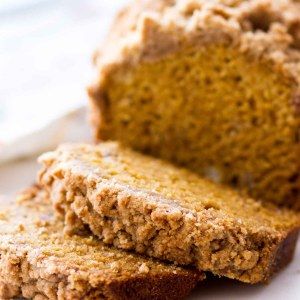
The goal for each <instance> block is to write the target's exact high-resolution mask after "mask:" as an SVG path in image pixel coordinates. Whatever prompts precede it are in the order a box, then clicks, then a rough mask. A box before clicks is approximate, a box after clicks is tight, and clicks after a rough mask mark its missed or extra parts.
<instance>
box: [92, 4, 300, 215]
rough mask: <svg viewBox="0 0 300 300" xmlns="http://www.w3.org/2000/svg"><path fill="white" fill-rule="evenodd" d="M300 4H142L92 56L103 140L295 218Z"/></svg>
mask: <svg viewBox="0 0 300 300" xmlns="http://www.w3.org/2000/svg"><path fill="white" fill-rule="evenodd" d="M299 15H300V3H299V2H298V3H297V1H292V0H249V1H244V0H243V1H242V0H211V1H205V0H177V1H176V0H174V1H172V0H171V1H162V0H155V1H135V2H133V3H132V4H131V5H129V6H128V7H126V8H125V9H123V10H122V11H121V12H120V13H119V15H118V17H117V18H116V20H115V23H114V25H113V27H112V30H111V32H110V34H109V36H108V39H107V41H106V42H105V45H104V47H102V48H101V51H100V50H99V51H98V52H97V53H96V55H95V65H96V68H97V74H98V77H97V78H96V80H95V82H94V84H92V86H91V87H90V88H89V93H90V96H91V107H92V109H91V111H92V115H91V118H92V122H93V124H94V127H95V134H96V138H97V140H105V139H117V140H120V141H122V143H124V144H125V145H129V146H131V147H133V148H135V149H137V150H141V151H143V152H145V153H148V154H152V155H154V156H158V157H161V158H164V159H168V160H170V161H172V162H175V163H177V164H179V165H182V166H185V167H188V168H189V169H192V170H193V171H196V172H198V173H200V174H201V175H205V176H206V177H209V178H212V179H214V180H215V181H217V182H222V183H226V184H228V185H232V186H234V187H237V188H239V189H240V190H242V191H246V192H248V193H249V194H250V195H251V196H253V197H255V198H260V199H263V200H267V201H269V202H275V203H277V204H281V205H286V206H291V207H294V208H297V209H300V176H299V174H300V172H299V170H300V160H299V157H300V117H299V116H300V18H299Z"/></svg>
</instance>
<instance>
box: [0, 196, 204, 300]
mask: <svg viewBox="0 0 300 300" xmlns="http://www.w3.org/2000/svg"><path fill="white" fill-rule="evenodd" d="M0 212H1V215H0V216H1V217H0V228H1V231H0V299H12V298H13V297H17V296H23V297H25V298H30V299H36V300H40V299H41V300H42V299H51V300H52V299H66V300H67V299H72V300H79V299H134V300H136V299H182V298H183V297H185V296H187V294H188V293H189V292H190V290H191V289H192V288H193V287H194V286H195V284H196V282H197V281H198V280H200V279H203V273H200V272H196V271H192V270H185V269H182V268H180V267H176V266H172V265H167V264H164V263H160V262H157V261H154V260H152V259H150V258H143V257H141V256H139V255H136V254H130V253H127V252H125V251H122V250H117V249H112V248H110V247H108V246H105V245H104V244H103V243H101V242H100V241H99V240H98V239H96V238H93V237H92V236H85V237H84V236H75V235H74V236H72V237H66V236H64V235H63V222H62V220H55V219H54V218H53V216H52V212H51V205H50V203H47V201H46V199H45V197H42V195H40V196H37V197H35V198H34V199H27V200H23V201H22V203H20V204H16V203H14V202H10V201H3V200H2V201H1V202H0Z"/></svg>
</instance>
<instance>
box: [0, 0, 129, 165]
mask: <svg viewBox="0 0 300 300" xmlns="http://www.w3.org/2000/svg"><path fill="white" fill-rule="evenodd" d="M125 2H126V0H113V1H112V0H1V1H0V82H1V84H0V156H1V147H3V146H6V145H8V144H13V143H15V142H16V141H18V139H19V138H20V137H22V138H23V137H24V136H25V135H28V136H31V135H32V133H35V132H36V131H40V130H41V129H42V128H44V127H46V126H47V125H48V124H50V123H51V121H53V120H55V119H57V118H59V117H61V116H62V115H64V114H65V113H68V112H69V111H70V110H73V109H76V108H78V107H80V106H82V105H83V104H86V103H87V96H86V90H85V87H86V86H87V84H88V82H89V81H90V77H92V73H93V71H92V65H91V56H92V53H93V52H94V50H95V48H96V47H97V46H98V45H99V44H100V43H101V41H102V39H103V37H104V35H105V34H106V32H107V30H108V27H109V24H110V22H111V19H112V17H113V15H114V14H115V12H116V10H117V9H118V8H119V7H120V6H121V5H123V4H124V3H125ZM45 134H46V133H45ZM53 136H54V135H53V134H52V135H50V136H48V138H49V139H50V138H51V137H53ZM45 137H46V135H45ZM23 141H24V142H25V143H26V141H25V140H24V139H23ZM31 144H32V140H31V139H28V141H27V144H26V145H25V146H26V148H27V149H29V148H30V146H31ZM52 144H53V143H52ZM11 147H15V145H12V146H11ZM6 152H7V151H6ZM5 155H6V154H5ZM3 159H4V154H3ZM3 159H2V160H3ZM0 160H1V157H0Z"/></svg>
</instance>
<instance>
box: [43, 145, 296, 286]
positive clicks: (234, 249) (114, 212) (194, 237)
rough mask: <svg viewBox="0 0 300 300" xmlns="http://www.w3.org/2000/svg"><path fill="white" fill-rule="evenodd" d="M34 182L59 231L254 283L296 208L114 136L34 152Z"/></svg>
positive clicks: (287, 240)
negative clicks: (86, 234) (59, 218)
mask: <svg viewBox="0 0 300 300" xmlns="http://www.w3.org/2000/svg"><path fill="white" fill-rule="evenodd" d="M40 162H41V163H42V164H43V167H42V170H41V171H40V174H39V182H40V184H41V185H42V186H43V188H45V190H47V191H48V192H49V196H50V198H51V200H52V201H53V203H54V206H55V208H56V210H57V211H58V212H59V213H60V214H62V215H63V216H64V217H65V226H66V232H68V233H74V232H80V231H81V230H82V229H83V228H84V227H85V226H86V225H88V226H89V227H90V229H91V230H92V232H93V233H94V234H95V235H97V236H98V237H99V238H100V239H103V241H104V242H105V243H107V244H113V245H114V246H115V247H117V248H122V249H127V250H134V251H136V252H138V253H145V254H147V255H149V256H152V257H156V258H160V259H163V260H169V261H172V262H175V263H177V264H180V265H194V266H196V267H197V268H198V269H199V270H204V271H211V272H213V273H214V274H216V275H223V276H227V277H230V278H235V279H238V280H241V281H244V282H250V283H256V282H260V281H265V280H268V279H269V277H270V276H271V275H272V274H273V273H274V272H275V271H277V270H279V269H280V268H282V267H283V266H285V265H286V264H287V263H288V262H289V261H290V260H291V259H292V256H293V252H294V248H295V243H296V239H297V234H298V228H299V215H298V214H297V213H295V212H292V211H288V210H286V209H278V208H276V207H274V206H273V205H271V204H264V205H262V204H261V203H260V202H258V201H255V200H252V199H251V198H247V197H244V196H241V195H240V194H239V193H237V192H235V191H233V190H231V189H230V188H228V187H225V186H222V185H216V184H215V183H213V182H211V181H209V180H207V179H202V178H200V177H199V176H198V175H196V174H194V173H192V172H190V171H187V170H185V169H181V168H177V167H175V166H173V165H171V164H169V163H167V162H166V161H163V160H159V159H155V158H152V157H148V156H145V155H142V154H140V153H137V152H134V151H133V150H130V149H129V148H125V147H123V146H120V145H118V144H117V143H114V142H106V143H101V144H99V145H98V146H93V145H88V144H73V145H72V144H70V145H64V146H61V147H59V148H58V149H57V150H56V151H54V152H49V153H46V154H44V155H43V156H42V157H41V158H40Z"/></svg>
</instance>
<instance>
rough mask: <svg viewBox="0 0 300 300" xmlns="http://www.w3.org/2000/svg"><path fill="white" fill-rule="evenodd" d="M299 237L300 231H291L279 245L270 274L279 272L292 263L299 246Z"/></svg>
mask: <svg viewBox="0 0 300 300" xmlns="http://www.w3.org/2000/svg"><path fill="white" fill-rule="evenodd" d="M298 236H299V229H294V230H291V231H290V232H289V233H288V234H287V236H286V237H285V238H284V239H283V240H282V241H281V243H280V244H279V245H278V248H277V251H276V254H275V256H274V260H273V262H272V264H271V265H270V274H274V273H276V272H278V271H279V270H280V269H282V268H283V267H285V266H286V265H287V264H288V263H290V262H291V261H292V259H293V256H294V253H295V249H296V245H297V240H298Z"/></svg>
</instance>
